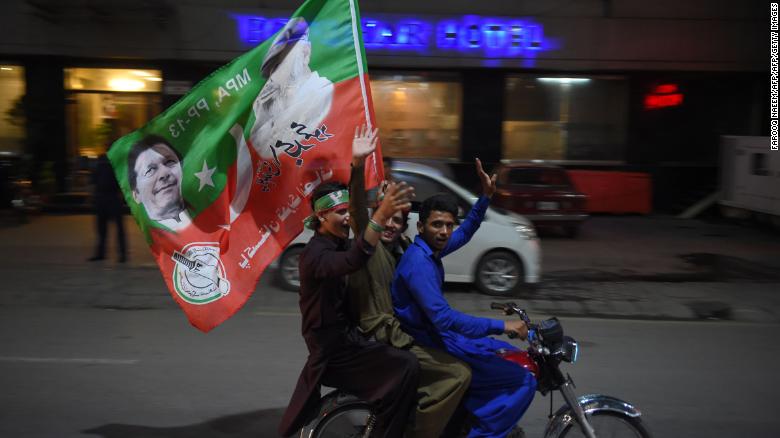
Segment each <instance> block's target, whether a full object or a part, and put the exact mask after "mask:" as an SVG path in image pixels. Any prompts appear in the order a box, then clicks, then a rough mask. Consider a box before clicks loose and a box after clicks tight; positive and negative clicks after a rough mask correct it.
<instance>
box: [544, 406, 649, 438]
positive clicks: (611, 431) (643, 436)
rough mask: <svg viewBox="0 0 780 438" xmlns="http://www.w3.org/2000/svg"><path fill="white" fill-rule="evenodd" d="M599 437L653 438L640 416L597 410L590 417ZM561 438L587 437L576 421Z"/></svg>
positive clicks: (589, 419)
mask: <svg viewBox="0 0 780 438" xmlns="http://www.w3.org/2000/svg"><path fill="white" fill-rule="evenodd" d="M588 421H590V425H591V426H593V430H595V431H596V436H597V437H598V438H652V435H650V432H648V431H647V429H646V428H645V426H644V425H643V424H642V420H640V419H639V418H631V417H628V416H625V415H619V414H615V413H612V412H596V413H594V414H593V415H591V416H589V417H588ZM559 438H585V434H584V433H583V432H582V429H581V428H580V425H579V424H578V423H577V422H576V421H575V422H572V424H571V425H570V426H569V427H567V428H566V429H565V430H564V431H563V433H562V434H561V435H560V436H559Z"/></svg>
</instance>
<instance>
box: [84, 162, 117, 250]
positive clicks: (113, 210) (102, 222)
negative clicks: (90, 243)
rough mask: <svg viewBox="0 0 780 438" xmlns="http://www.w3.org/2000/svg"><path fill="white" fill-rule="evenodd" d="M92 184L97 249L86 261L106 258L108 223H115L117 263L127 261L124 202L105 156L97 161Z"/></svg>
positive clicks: (112, 170)
mask: <svg viewBox="0 0 780 438" xmlns="http://www.w3.org/2000/svg"><path fill="white" fill-rule="evenodd" d="M92 183H93V184H94V187H95V188H94V203H95V218H96V222H97V234H98V235H97V238H98V240H97V247H96V248H95V254H94V255H93V256H92V257H90V258H89V259H87V261H90V262H94V261H98V260H105V258H106V238H107V235H108V223H109V222H114V223H116V236H117V250H118V251H119V263H124V262H126V261H127V242H126V239H125V227H124V214H123V211H122V209H123V207H124V201H123V200H122V192H121V191H120V190H119V184H118V183H117V181H116V177H115V176H114V169H113V168H112V167H111V162H109V161H108V157H107V156H106V154H101V155H100V156H99V157H98V159H97V166H96V168H95V172H94V173H93V174H92Z"/></svg>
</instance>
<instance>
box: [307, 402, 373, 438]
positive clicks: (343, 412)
mask: <svg viewBox="0 0 780 438" xmlns="http://www.w3.org/2000/svg"><path fill="white" fill-rule="evenodd" d="M369 415H371V411H370V410H369V409H368V405H365V404H358V405H350V406H343V407H340V408H338V409H336V410H335V411H333V412H331V413H330V414H328V416H327V417H326V418H325V420H323V421H322V423H320V424H319V425H318V426H317V429H315V430H314V433H313V434H312V438H360V437H362V436H363V432H364V431H365V428H366V422H367V420H368V417H369Z"/></svg>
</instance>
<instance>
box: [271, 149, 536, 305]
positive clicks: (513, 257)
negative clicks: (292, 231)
mask: <svg viewBox="0 0 780 438" xmlns="http://www.w3.org/2000/svg"><path fill="white" fill-rule="evenodd" d="M392 173H393V178H394V179H395V180H398V181H406V182H407V183H409V184H410V185H412V186H414V188H415V192H416V201H415V202H413V203H412V212H411V213H410V214H409V227H408V228H407V230H406V234H407V235H408V236H409V237H410V238H412V239H413V238H414V236H416V235H417V221H418V213H419V207H420V201H422V200H424V199H425V198H427V197H429V196H431V195H433V194H436V193H442V192H444V193H449V194H451V195H453V196H454V197H455V199H456V200H457V202H458V206H459V207H458V209H459V214H458V215H459V216H460V219H464V218H465V215H466V214H467V213H468V212H469V210H470V209H471V206H472V205H473V204H474V202H476V200H477V197H476V196H475V195H473V194H472V193H470V192H469V191H468V190H466V189H464V188H463V187H461V186H459V185H458V184H457V183H455V182H453V181H452V180H450V179H448V178H446V177H444V175H443V173H442V172H441V171H440V170H437V169H435V168H433V167H430V166H425V165H422V164H418V163H410V162H403V161H395V162H394V163H393V168H392ZM312 233H313V232H312V231H311V230H304V231H303V232H302V233H301V234H300V235H299V236H298V237H297V238H295V239H294V240H293V241H292V242H291V243H290V245H288V247H287V248H286V249H285V250H284V252H283V253H282V255H281V256H280V258H279V278H280V281H281V285H282V286H283V287H284V288H285V289H288V290H298V288H299V287H300V280H299V276H298V259H299V257H300V253H301V251H302V250H303V247H304V245H306V243H307V242H308V241H309V239H310V238H311V237H312ZM540 259H541V249H540V246H539V240H538V238H537V236H536V231H535V230H534V227H533V225H532V224H531V222H530V221H528V220H527V219H526V218H524V217H522V216H520V215H517V214H514V213H511V212H508V211H504V210H500V209H496V208H493V207H489V208H488V211H487V214H486V215H485V220H484V221H483V222H482V225H481V227H480V228H479V230H478V231H477V233H476V234H475V235H474V237H473V238H472V239H471V241H470V242H469V243H468V244H466V245H465V246H464V247H463V248H461V249H459V250H458V251H455V252H454V253H452V254H450V255H448V256H447V257H445V258H444V259H443V264H444V273H445V277H444V279H445V281H449V282H456V283H474V284H475V285H476V286H477V287H478V288H479V290H480V291H482V292H483V293H486V294H488V295H495V296H511V295H514V294H516V293H518V292H519V291H521V290H523V288H524V286H525V285H527V284H533V283H538V282H539V279H540V277H541V274H540V270H541V261H540Z"/></svg>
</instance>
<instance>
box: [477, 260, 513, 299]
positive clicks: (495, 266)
mask: <svg viewBox="0 0 780 438" xmlns="http://www.w3.org/2000/svg"><path fill="white" fill-rule="evenodd" d="M476 274H477V275H476V276H475V279H476V284H477V287H478V288H479V290H480V291H482V292H483V293H485V294H487V295H492V296H497V297H509V296H514V295H516V294H517V293H518V292H520V289H521V287H522V284H523V282H524V279H525V270H524V269H523V263H522V262H521V261H520V259H518V258H517V256H515V255H514V254H512V253H510V252H508V251H493V252H490V253H488V254H486V255H485V256H484V257H482V260H480V261H479V264H478V265H477V273H476Z"/></svg>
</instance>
